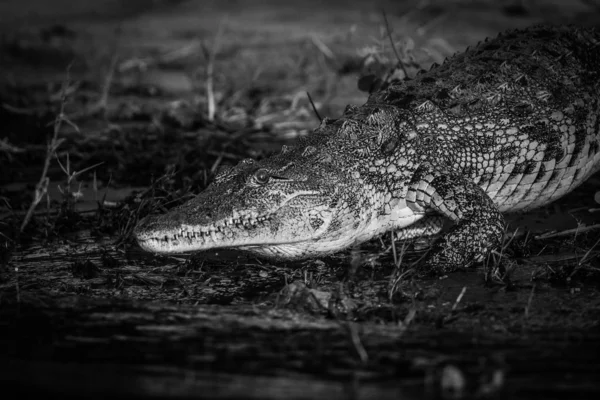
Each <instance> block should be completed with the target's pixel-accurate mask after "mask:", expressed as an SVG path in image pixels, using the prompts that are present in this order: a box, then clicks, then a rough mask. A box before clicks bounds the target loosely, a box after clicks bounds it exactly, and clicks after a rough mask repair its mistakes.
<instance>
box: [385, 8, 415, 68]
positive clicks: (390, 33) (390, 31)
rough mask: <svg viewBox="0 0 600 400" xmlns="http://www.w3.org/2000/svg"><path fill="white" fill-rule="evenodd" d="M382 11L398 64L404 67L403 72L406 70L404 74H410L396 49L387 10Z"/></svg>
mask: <svg viewBox="0 0 600 400" xmlns="http://www.w3.org/2000/svg"><path fill="white" fill-rule="evenodd" d="M381 13H382V14H383V21H384V22H385V30H386V32H387V35H388V38H389V39H390V44H391V45H392V50H393V51H394V54H395V55H396V59H397V60H398V65H400V68H402V72H404V76H408V71H406V68H404V63H403V62H402V60H401V59H400V54H398V50H396V45H395V44H394V40H393V39H392V30H391V29H390V24H389V22H388V19H387V15H386V13H385V10H382V11H381Z"/></svg>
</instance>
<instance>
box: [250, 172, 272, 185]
mask: <svg viewBox="0 0 600 400" xmlns="http://www.w3.org/2000/svg"><path fill="white" fill-rule="evenodd" d="M270 178H271V175H269V172H268V171H267V170H266V169H264V168H261V169H258V170H256V172H255V173H254V179H255V180H256V182H257V183H260V184H265V183H267V182H269V179H270Z"/></svg>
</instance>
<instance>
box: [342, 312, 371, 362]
mask: <svg viewBox="0 0 600 400" xmlns="http://www.w3.org/2000/svg"><path fill="white" fill-rule="evenodd" d="M347 326H348V330H349V331H350V339H351V340H352V344H353V345H354V348H355V349H356V352H357V353H358V357H360V361H362V362H363V363H366V362H367V361H369V354H368V353H367V350H365V346H363V344H362V342H361V341H360V336H359V335H358V330H357V329H356V325H355V324H354V323H352V322H350V323H348V325H347Z"/></svg>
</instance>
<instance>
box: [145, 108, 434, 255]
mask: <svg viewBox="0 0 600 400" xmlns="http://www.w3.org/2000/svg"><path fill="white" fill-rule="evenodd" d="M402 121H403V120H402V115H401V114H400V113H399V111H398V110H397V107H385V106H382V105H379V104H377V105H374V106H369V105H365V106H364V107H362V108H360V109H358V108H349V109H348V110H347V112H346V113H345V114H344V117H342V118H339V119H335V120H330V119H327V118H326V119H324V120H323V122H322V123H321V125H320V126H319V128H317V129H315V131H313V132H312V133H311V134H310V135H308V136H307V137H306V138H304V139H301V140H300V141H299V142H298V143H297V144H296V145H295V146H294V147H293V148H286V147H285V146H284V148H283V149H282V151H281V152H280V153H278V154H276V155H273V156H271V157H269V158H266V159H264V160H262V161H260V162H256V161H253V160H244V161H242V162H240V163H239V164H238V165H237V166H235V167H232V168H229V169H228V170H226V171H223V172H221V173H219V174H218V175H217V176H216V177H215V180H214V182H213V183H212V184H211V185H210V186H209V187H208V188H206V190H205V191H204V192H202V193H200V194H199V195H198V196H197V197H196V198H194V199H192V200H190V201H189V202H188V203H186V204H184V205H182V206H180V207H178V208H175V209H173V210H171V211H169V212H168V213H166V214H164V215H158V216H150V217H147V218H146V219H144V220H142V221H140V223H139V224H138V226H137V227H136V229H135V231H134V234H135V236H136V237H137V240H138V242H139V243H140V245H141V247H142V248H144V249H145V250H148V251H154V252H158V253H180V252H189V251H198V250H208V249H214V248H221V247H235V248H240V249H243V250H246V251H249V252H252V253H255V254H257V255H261V256H267V257H273V258H279V259H298V258H308V257H315V256H320V255H325V254H331V253H334V252H337V251H340V250H343V249H345V248H347V247H349V246H351V245H352V244H355V243H360V242H363V241H366V240H368V239H371V238H373V237H374V236H376V235H378V234H381V233H383V232H386V231H387V230H389V229H392V228H394V229H397V228H402V227H404V226H407V225H409V224H411V223H413V222H414V221H416V220H417V219H419V218H421V217H422V216H423V212H422V210H416V211H415V210H414V209H412V208H411V207H407V204H406V201H405V199H404V197H405V195H406V191H407V184H408V182H409V180H410V179H411V176H412V171H414V169H415V168H417V166H418V160H416V159H415V157H418V156H417V155H416V154H417V152H416V151H415V150H414V148H412V147H410V146H413V141H414V135H411V134H409V133H406V132H399V131H398V130H397V127H398V126H402V125H401V124H402V123H403V122H402ZM399 124H400V125H399ZM404 124H405V125H406V123H404ZM397 154H401V155H402V157H400V158H398V159H395V157H398V156H397ZM397 166H399V167H400V168H398V167H397Z"/></svg>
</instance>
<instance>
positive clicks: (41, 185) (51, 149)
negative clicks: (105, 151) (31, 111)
mask: <svg viewBox="0 0 600 400" xmlns="http://www.w3.org/2000/svg"><path fill="white" fill-rule="evenodd" d="M70 75H71V66H70V65H69V66H68V67H67V76H66V78H65V80H64V82H63V84H62V89H61V99H60V110H59V112H58V115H57V116H56V118H54V132H53V135H52V139H50V142H49V143H48V146H47V148H46V159H45V160H44V167H43V168H42V175H41V176H40V180H39V182H38V183H37V185H36V186H35V195H34V198H33V201H32V202H31V205H30V206H29V209H28V210H27V214H25V218H24V219H23V223H22V224H21V229H20V230H19V233H22V232H23V231H24V230H25V227H26V226H27V224H28V223H29V221H30V220H31V217H32V215H33V212H34V211H35V208H36V207H37V205H38V204H39V203H40V201H42V198H43V197H44V195H46V193H48V184H49V183H50V178H48V176H47V175H48V168H50V161H51V160H52V155H53V154H55V153H56V150H57V149H58V147H59V146H60V145H61V144H62V142H63V140H64V139H59V138H58V133H59V132H60V129H61V127H62V123H63V122H66V123H68V124H70V125H72V126H73V125H74V124H73V123H72V122H71V121H70V120H69V119H67V117H66V116H65V114H64V112H65V103H66V102H67V89H68V87H69V83H70V81H71V77H70Z"/></svg>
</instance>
